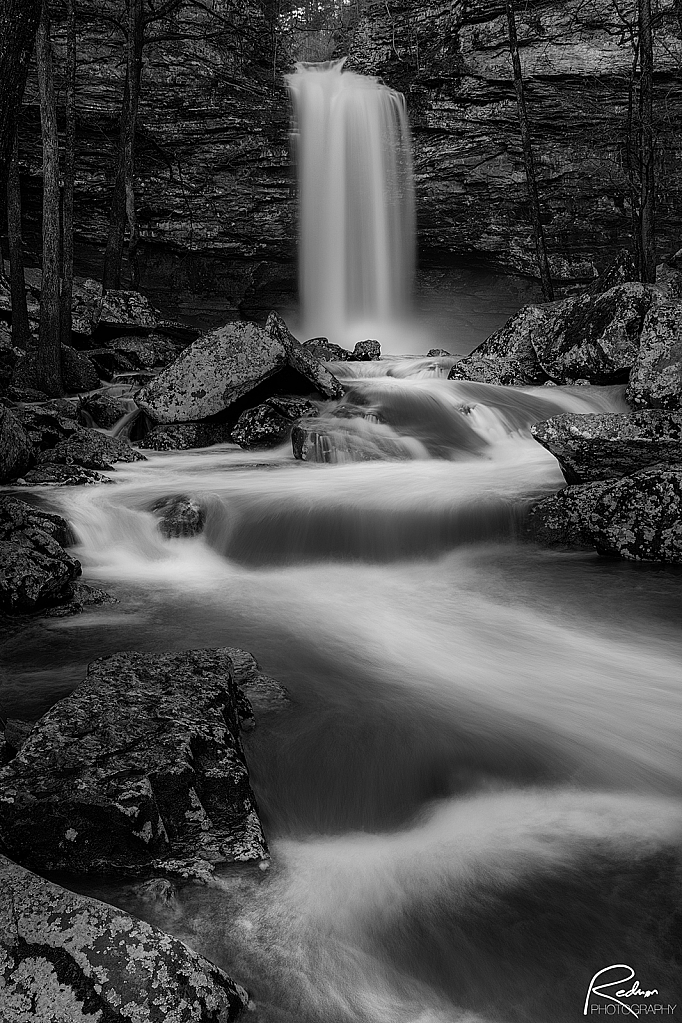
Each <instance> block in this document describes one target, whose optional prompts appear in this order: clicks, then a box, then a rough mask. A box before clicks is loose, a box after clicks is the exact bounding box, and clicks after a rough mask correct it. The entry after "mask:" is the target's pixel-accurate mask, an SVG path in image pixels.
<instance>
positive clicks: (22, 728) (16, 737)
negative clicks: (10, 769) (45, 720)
mask: <svg viewBox="0 0 682 1023" xmlns="http://www.w3.org/2000/svg"><path fill="white" fill-rule="evenodd" d="M32 731H33V722H32V721H23V720H22V719H21V718H7V721H6V722H5V742H6V744H7V745H8V746H9V748H10V750H11V752H12V754H13V755H14V756H16V754H17V753H18V752H19V750H20V749H21V747H22V746H23V745H24V743H25V742H26V740H27V739H28V737H29V735H30V734H31V732H32Z"/></svg>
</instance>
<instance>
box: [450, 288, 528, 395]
mask: <svg viewBox="0 0 682 1023" xmlns="http://www.w3.org/2000/svg"><path fill="white" fill-rule="evenodd" d="M546 321H547V312H546V309H545V307H544V306H534V305H527V306H524V307H523V309H520V310H519V311H518V312H517V313H514V315H513V316H511V317H510V318H509V319H508V320H507V322H506V323H505V325H504V326H503V327H501V328H500V330H496V331H495V333H494V334H491V335H490V337H489V338H487V340H485V341H484V342H483V343H482V344H480V345H479V346H478V347H477V348H474V350H473V352H472V353H471V355H468V356H466V358H464V359H460V361H459V362H457V363H455V365H454V366H453V367H452V369H451V370H450V372H449V374H448V380H474V381H477V382H478V383H482V384H501V385H504V386H509V385H513V384H521V385H528V384H542V383H544V381H545V380H546V379H547V374H546V373H545V371H544V370H543V369H542V367H541V366H540V363H539V362H538V359H537V355H536V354H535V349H534V348H533V339H534V338H535V337H536V336H537V335H538V333H539V332H541V331H543V330H545V329H546Z"/></svg>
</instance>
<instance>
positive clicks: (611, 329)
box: [533, 283, 659, 384]
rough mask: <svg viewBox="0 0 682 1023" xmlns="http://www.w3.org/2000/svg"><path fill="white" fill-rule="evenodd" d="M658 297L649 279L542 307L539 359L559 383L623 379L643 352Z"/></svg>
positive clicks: (537, 343)
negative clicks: (647, 320)
mask: <svg viewBox="0 0 682 1023" xmlns="http://www.w3.org/2000/svg"><path fill="white" fill-rule="evenodd" d="M654 301H659V297H658V295H657V294H656V291H655V289H654V288H652V287H650V286H649V285H646V284H633V283H626V284H620V285H618V286H616V287H615V288H611V289H610V290H609V291H606V292H603V293H602V294H598V295H591V294H589V293H588V294H582V295H576V296H574V297H571V298H566V299H564V300H563V301H561V302H554V303H552V304H550V305H547V306H543V307H542V313H543V316H542V323H541V324H539V325H538V330H537V332H536V333H535V334H534V336H533V348H534V349H535V354H536V355H537V358H538V362H539V364H540V366H541V367H542V369H543V370H544V371H545V373H546V374H547V376H548V377H550V378H551V379H552V380H554V381H555V382H556V383H562V384H563V383H571V382H572V381H573V380H577V379H584V380H589V381H590V383H593V384H609V383H617V382H619V381H621V380H623V379H627V373H628V370H629V369H630V367H631V366H632V365H633V363H634V362H635V359H636V358H637V353H638V352H639V341H640V334H641V332H642V326H643V323H644V318H645V316H646V314H647V312H648V311H649V308H650V306H651V305H652V303H653V302H654Z"/></svg>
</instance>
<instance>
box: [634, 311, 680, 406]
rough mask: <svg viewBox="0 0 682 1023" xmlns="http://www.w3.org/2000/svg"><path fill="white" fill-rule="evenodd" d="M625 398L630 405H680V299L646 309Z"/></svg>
mask: <svg viewBox="0 0 682 1023" xmlns="http://www.w3.org/2000/svg"><path fill="white" fill-rule="evenodd" d="M625 398H626V400H627V401H628V402H629V403H630V405H632V407H633V408H663V409H681V408H682V303H679V302H675V303H670V304H662V303H656V304H654V305H652V306H651V308H650V309H649V312H648V313H647V316H646V319H645V320H644V326H643V328H642V335H641V338H640V346H639V353H638V355H637V358H636V359H635V361H634V364H633V366H632V372H631V373H630V381H629V383H628V388H627V391H626V393H625Z"/></svg>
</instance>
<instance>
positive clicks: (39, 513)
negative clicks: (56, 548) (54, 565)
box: [0, 496, 76, 547]
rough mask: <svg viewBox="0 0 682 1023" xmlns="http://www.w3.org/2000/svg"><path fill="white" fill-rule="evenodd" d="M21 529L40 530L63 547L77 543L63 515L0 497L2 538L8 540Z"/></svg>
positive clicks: (24, 502)
mask: <svg viewBox="0 0 682 1023" xmlns="http://www.w3.org/2000/svg"><path fill="white" fill-rule="evenodd" d="M21 529H40V530H42V531H43V532H44V533H47V534H48V536H51V537H52V539H53V540H54V541H55V542H56V543H58V544H60V545H61V546H62V547H69V546H71V544H74V543H75V542H76V537H75V536H74V532H73V530H72V529H71V526H70V525H69V523H68V522H67V521H66V519H64V518H62V516H61V515H55V514H54V513H53V512H46V511H43V510H42V508H36V507H35V506H34V505H32V504H28V503H27V502H26V501H22V500H21V498H18V497H10V496H5V497H0V537H2V538H7V537H8V536H10V535H11V534H12V533H15V532H16V531H17V530H21Z"/></svg>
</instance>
